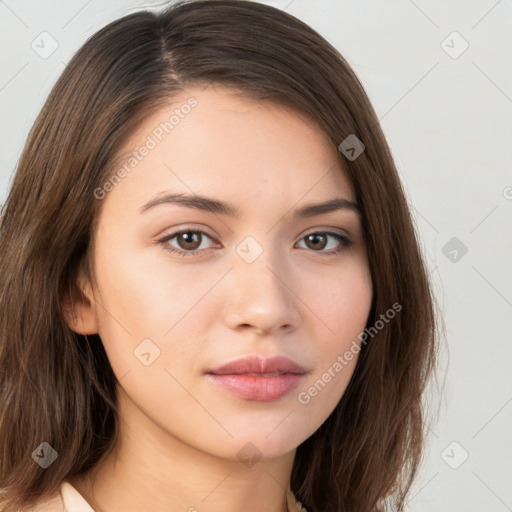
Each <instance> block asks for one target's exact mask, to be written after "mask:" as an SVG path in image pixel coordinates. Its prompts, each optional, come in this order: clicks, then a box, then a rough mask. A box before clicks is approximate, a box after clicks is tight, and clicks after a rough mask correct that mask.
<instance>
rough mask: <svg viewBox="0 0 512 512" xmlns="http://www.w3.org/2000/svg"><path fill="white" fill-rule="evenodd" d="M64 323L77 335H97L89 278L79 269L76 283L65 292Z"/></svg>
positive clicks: (94, 302)
mask: <svg viewBox="0 0 512 512" xmlns="http://www.w3.org/2000/svg"><path fill="white" fill-rule="evenodd" d="M62 309H63V312H64V316H65V320H66V323H67V324H68V326H69V328H70V329H71V330H72V331H74V332H76V333H77V334H83V335H86V334H97V333H98V320H97V315H96V301H95V300H94V294H93V288H92V286H91V283H90V280H89V278H88V277H87V276H86V275H85V272H84V270H83V266H81V267H80V270H79V272H78V276H77V279H76V282H74V283H72V285H71V287H70V289H69V290H67V292H66V294H65V297H64V299H63V303H62Z"/></svg>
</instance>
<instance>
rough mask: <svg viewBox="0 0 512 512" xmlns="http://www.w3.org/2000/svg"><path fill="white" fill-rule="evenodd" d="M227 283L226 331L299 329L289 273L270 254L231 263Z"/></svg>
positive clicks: (295, 299)
mask: <svg viewBox="0 0 512 512" xmlns="http://www.w3.org/2000/svg"><path fill="white" fill-rule="evenodd" d="M235 259H236V258H235ZM228 280H229V284H228V289H227V293H228V296H229V298H228V300H226V310H225V321H226V324H227V325H228V327H229V328H231V329H234V330H253V331H256V332H257V333H258V334H275V333H277V332H279V331H286V332H291V331H293V330H295V329H296V328H297V327H298V326H299V324H300V320H301V315H300V311H299V309H298V306H299V304H300V303H301V302H300V300H299V298H298V296H297V295H296V292H295V290H294V286H293V284H294V283H293V277H292V276H291V271H290V269H287V268H286V264H285V263H283V262H282V261H277V257H276V256H275V255H274V256H273V255H271V254H270V251H264V252H263V254H261V255H260V256H259V257H258V258H257V259H256V260H255V261H254V262H252V263H247V262H246V261H244V260H242V259H238V260H237V261H235V266H234V268H233V269H232V271H231V272H230V273H229V276H228Z"/></svg>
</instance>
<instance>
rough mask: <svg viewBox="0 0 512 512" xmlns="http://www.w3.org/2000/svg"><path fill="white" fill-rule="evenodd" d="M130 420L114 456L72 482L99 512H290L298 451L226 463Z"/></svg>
mask: <svg viewBox="0 0 512 512" xmlns="http://www.w3.org/2000/svg"><path fill="white" fill-rule="evenodd" d="M130 414H131V418H132V421H130V423H129V425H128V424H127V423H126V422H124V421H121V422H120V425H119V427H120V435H119V439H118V443H117V445H116V447H115V448H114V450H113V451H112V452H110V453H109V454H108V455H107V456H106V457H105V459H104V460H102V461H101V462H100V463H99V464H98V465H97V466H96V467H95V468H94V469H93V470H92V471H91V472H90V473H87V474H85V475H80V476H75V477H73V478H70V479H69V481H70V483H71V484H72V485H73V486H74V487H75V488H76V489H77V490H78V491H79V492H80V493H81V494H82V495H83V497H84V498H85V499H86V500H87V501H88V502H89V504H90V505H91V507H93V508H94V510H95V511H97V512H113V511H117V510H123V512H139V511H140V510H151V511H152V512H168V511H169V510H170V509H171V510H179V511H184V512H202V511H205V512H206V511H208V512H221V511H222V512H239V511H240V510H244V511H245V512H259V511H261V510H265V511H266V512H288V508H287V505H286V497H287V489H288V487H289V481H290V475H291V469H292V465H293V459H294V456H295V451H294V452H291V453H287V454H285V455H283V456H281V457H279V458H276V459H270V460H264V459H260V460H258V461H257V462H256V463H255V464H250V465H249V464H244V463H243V462H241V461H239V460H227V459H221V458H218V457H215V456H213V455H211V454H208V453H205V452H202V451H199V450H197V449H196V448H194V447H192V446H190V445H188V444H186V443H184V442H182V441H181V440H179V439H177V438H176V437H173V436H171V435H170V434H169V433H168V432H164V431H163V430H162V429H161V428H160V427H158V426H157V425H155V424H154V423H153V422H151V421H150V420H149V418H147V416H145V415H144V414H143V413H142V411H140V410H139V412H138V415H136V416H135V415H134V414H133V411H131V412H130ZM133 419H135V421H133Z"/></svg>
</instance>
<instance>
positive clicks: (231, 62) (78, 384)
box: [0, 0, 438, 512]
mask: <svg viewBox="0 0 512 512" xmlns="http://www.w3.org/2000/svg"><path fill="white" fill-rule="evenodd" d="M208 83H215V84H220V85H225V86H228V87H230V88H234V89H235V90H236V91H239V92H240V93H241V94H243V95H244V96H245V97H247V98H250V99H258V100H273V101H277V102H280V103H282V104H286V105H290V106H292V107H293V108H295V109H296V110H298V111H301V112H303V113H306V114H307V115H309V116H310V117H311V119H312V120H314V121H315V122H316V123H318V125H319V126H320V127H321V128H322V129H323V130H324V131H325V133H326V134H327V135H328V136H329V138H330V140H331V142H332V145H333V147H334V148H335V149H336V150H337V148H338V146H339V145H340V143H341V142H342V141H344V140H345V139H346V138H347V137H348V136H353V135H355V136H356V137H357V138H358V139H359V140H360V141H362V142H363V144H364V145H365V150H364V151H363V153H362V154H361V155H360V156H359V157H357V158H355V159H350V158H347V157H346V154H343V153H342V152H341V151H338V155H339V158H340V161H341V164H342V168H344V169H345V171H346V173H347V175H348V177H349V178H350V180H351V182H352V184H353V187H354V190H355V193H356V197H357V201H358V202H359V203H360V205H361V209H362V220H363V228H364V233H365V239H366V243H367V249H368V257H369V265H370V270H371V276H372V280H373V290H374V296H373V302H372V306H371V311H370V314H369V317H368V321H367V327H368V328H370V327H372V326H374V325H375V324H376V322H378V321H379V319H381V318H382V315H385V313H386V311H388V310H389V309H390V307H391V306H392V305H393V304H395V303H396V304H399V305H400V306H401V310H400V313H399V314H396V316H395V317H394V318H393V319H392V320H391V321H387V322H382V321H381V324H383V327H382V328H381V329H379V330H378V333H376V334H374V335H372V337H371V340H369V341H368V342H367V343H365V344H363V346H362V350H361V353H360V355H359V359H358V361H357V366H356V368H355V371H354V374H353V376H352V379H351V380H350V383H349V385H348V387H347V389H346V391H345V393H344V395H343V397H342V399H341V400H340V402H339V403H338V405H337V406H336V408H335V410H334V411H333V412H332V414H331V415H330V416H329V418H328V419H327V420H326V421H325V422H324V424H323V425H322V426H321V427H320V428H319V429H318V430H317V431H316V432H315V433H314V434H313V435H312V436H311V437H310V438H308V439H307V440H306V441H304V442H303V443H302V444H301V445H300V446H299V447H298V448H297V453H296V458H295V461H294V465H293V471H292V479H291V488H292V491H293V492H294V493H295V495H296V497H297V498H298V499H299V500H300V501H301V502H302V503H303V504H304V506H305V507H306V508H307V510H308V512H330V511H339V512H341V511H352V512H353V511H355V510H357V511H358V512H366V511H368V512H370V511H375V510H378V509H381V508H382V507H383V506H387V505H389V504H391V506H392V510H402V509H403V506H404V504H405V501H406V496H407V495H408V491H409V489H410V487H411V484H412V482H413V479H414V478H415V476H416V474H417V471H418V468H419V466H420V462H421V459H422V455H423V449H424V442H425V430H426V428H425V415H424V405H422V397H423V395H424V393H423V392H424V389H425V386H426V384H427V383H428V382H429V380H430V375H431V373H432V371H433V370H434V369H435V367H436V364H435V363H436V360H437V340H438V334H437V327H436V326H437V321H436V315H435V302H434V299H433V296H432V292H431V286H430V284H429V281H428V275H427V273H426V265H425V262H424V259H423V256H422V253H421V250H420V247H419V243H418V238H417V235H416V234H415V229H414V225H413V222H412V220H411V214H410V210H409V207H408V204H407V200H406V197H405V194H404V191H403V189H402V186H401V183H400V180H399V176H398V173H397V170H396V167H395V165H394V162H393V159H392V156H391V154H390V150H389V148H388V146H387V143H386V141H385V138H384V136H383V133H382V130H381V127H380V125H379V121H378V119H377V116H376V114H375V112H374V110H373V108H372V106H371V104H370V101H369V99H368V97H367V95H366V93H365V91H364V89H363V87H362V85H361V83H360V81H359V80H358V78H357V77H356V75H355V74H354V72H353V71H352V70H351V68H350V66H349V65H348V64H347V62H346V61H345V59H344V58H343V57H342V56H341V55H340V54H339V53H338V51H337V50H336V49H335V48H333V47H332V46H331V45H330V44H329V43H328V42H327V41H326V40H325V39H324V38H322V37H321V36H320V35H319V34H318V33H316V32H315V31H314V30H313V29H311V28H310V27H309V26H307V25H306V24H304V23H303V22H301V21H300V20H298V19H296V18H295V17H293V16H291V15H289V14H287V13H285V12H283V11H280V10H278V9H275V8H272V7H269V6H266V5H262V4H258V3H255V2H252V1H244V0H199V1H197V0H193V1H190V0H188V1H187V0H185V1H179V2H175V3H173V4H172V5H170V6H168V7H167V8H166V9H165V10H163V11H162V12H159V13H153V12H138V13H134V14H131V15H128V16H125V17H123V18H121V19H119V20H117V21H114V22H112V23H110V24H109V25H108V26H106V27H105V28H103V29H101V30H100V31H98V32H97V33H96V34H94V35H93V36H92V37H91V38H90V39H89V40H88V41H87V42H86V43H85V44H84V45H83V47H82V48H81V49H80V50H79V51H78V52H77V54H76V55H75V56H74V58H73V59H72V60H71V61H70V62H69V64H68V66H67V67H66V69H65V70H64V72H63V73H62V75H61V76H60V78H59V80H58V81H57V83H56V85H55V86H54V88H53V90H52V91H51V93H50V95H49V97H48V99H47V101H46V103H45V105H44V107H43V109H42V111H41V113H40V114H39V116H38V118H37V119H36V121H35V124H34V126H33V128H32V130H31V132H30V134H29V136H28V140H27V142H26V145H25V147H24V150H23V153H22V155H21V158H20V161H19V164H18V168H17V171H16V174H15V177H14V181H13V184H12V187H11V190H10V193H9V196H8V199H7V201H6V203H5V205H4V208H3V210H2V217H1V223H0V237H1V238H0V307H1V318H0V375H1V387H0V502H2V503H4V505H5V508H4V509H3V510H7V511H9V510H15V509H16V508H18V507H23V506H27V505H31V504H34V503H35V502H36V500H39V499H44V498H46V497H49V496H50V495H51V494H52V493H54V492H55V491H56V490H57V489H58V487H59V485H60V484H61V482H62V481H63V480H64V479H66V478H67V477H70V476H73V475H76V474H81V473H84V472H86V471H88V470H89V469H91V468H93V467H94V466H95V465H96V464H97V463H98V462H99V461H100V460H101V459H102V458H103V457H105V456H106V455H107V454H108V453H109V451H110V450H112V448H113V446H114V444H115V442H116V439H117V437H116V436H117V422H118V410H117V405H116V392H115V383H116V377H115V375H114V373H113V371H112V369H111V367H110V364H109V361H108V358H107V356H106V353H105V351H104V349H103V345H102V342H101V339H100V338H99V336H98V335H91V336H81V335H79V334H76V333H74V332H73V331H72V330H71V329H70V328H69V327H68V325H67V323H66V321H65V311H64V304H65V298H66V297H68V296H69V294H71V293H73V291H72V290H73V289H74V287H75V282H76V277H77V272H78V269H79V267H80V266H81V265H85V266H86V267H87V268H89V269H90V268H91V267H90V263H91V261H90V256H91V254H90V250H89V249H90V241H91V237H92V235H93V232H94V226H95V221H96V220H97V218H98V212H99V206H100V203H101V201H98V200H97V199H96V198H95V195H94V191H95V190H96V189H97V188H98V187H101V186H102V184H104V183H105V182H106V181H107V179H108V177H109V176H110V175H111V173H112V171H113V162H114V161H115V159H116V156H117V155H118V151H119V149H120V148H121V146H122V144H123V143H124V142H125V141H126V140H127V137H128V136H130V135H131V134H133V133H134V131H135V129H136V128H137V126H139V125H140V123H141V122H142V121H143V120H144V119H145V118H146V117H147V116H148V115H150V114H151V113H153V112H154V111H156V110H157V109H158V108H159V106H161V105H163V104H164V103H167V102H168V101H169V100H170V99H172V98H173V96H174V95H176V94H177V93H179V92H180V91H182V90H183V87H184V86H185V85H187V86H188V85H190V84H208ZM43 442H46V443H48V444H49V445H50V446H51V447H52V448H53V449H54V450H55V451H56V452H57V454H58V458H57V460H56V461H55V462H54V463H53V464H51V465H50V466H49V467H47V468H46V469H43V468H42V467H41V466H40V465H39V464H37V463H36V462H35V461H34V460H33V452H34V450H36V449H37V448H38V447H39V446H40V445H41V443H43Z"/></svg>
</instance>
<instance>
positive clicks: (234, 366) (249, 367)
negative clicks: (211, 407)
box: [207, 356, 307, 402]
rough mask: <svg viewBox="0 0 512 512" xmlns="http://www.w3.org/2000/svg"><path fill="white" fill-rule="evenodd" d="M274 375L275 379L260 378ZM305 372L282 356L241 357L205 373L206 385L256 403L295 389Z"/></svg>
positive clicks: (272, 398)
mask: <svg viewBox="0 0 512 512" xmlns="http://www.w3.org/2000/svg"><path fill="white" fill-rule="evenodd" d="M267 373H271V374H273V373H277V374H278V375H272V376H270V375H268V376H267V375H263V374H267ZM306 373H307V372H306V370H305V369H304V368H302V367H301V366H299V365H298V364H296V363H295V362H294V361H292V360H291V359H288V358H287V357H283V356H276V357H271V358H269V359H263V358H260V357H255V356H252V357H245V358H243V359H238V360H236V361H232V362H231V363H227V364H225V365H223V366H220V367H218V368H215V369H213V370H209V371H208V372H207V374H208V378H209V379H210V381H212V382H214V383H215V384H217V385H219V386H221V387H222V388H224V389H226V390H227V391H229V392H231V393H233V394H235V395H237V396H239V397H240V398H244V399H246V400H254V401H258V402H270V401H273V400H277V399H279V398H281V397H282V396H284V395H286V394H288V393H289V392H290V391H292V390H293V389H295V388H296V387H297V386H298V385H299V384H300V382H301V381H302V379H303V378H304V376H305V375H306Z"/></svg>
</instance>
